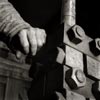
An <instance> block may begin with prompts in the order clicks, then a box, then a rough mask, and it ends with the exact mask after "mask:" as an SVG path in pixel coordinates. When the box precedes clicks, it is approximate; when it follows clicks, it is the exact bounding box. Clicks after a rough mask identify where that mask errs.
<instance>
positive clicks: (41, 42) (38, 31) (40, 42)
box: [36, 28, 43, 47]
mask: <svg viewBox="0 0 100 100" xmlns="http://www.w3.org/2000/svg"><path fill="white" fill-rule="evenodd" d="M41 34H42V31H41V30H40V29H38V28H36V39H37V45H38V47H41V46H42V45H43V38H42V37H41V36H42V35H41Z"/></svg>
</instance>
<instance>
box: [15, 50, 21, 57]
mask: <svg viewBox="0 0 100 100" xmlns="http://www.w3.org/2000/svg"><path fill="white" fill-rule="evenodd" d="M21 55H22V53H21V52H20V51H17V52H16V57H17V58H18V59H20V58H21Z"/></svg>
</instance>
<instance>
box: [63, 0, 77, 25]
mask: <svg viewBox="0 0 100 100" xmlns="http://www.w3.org/2000/svg"><path fill="white" fill-rule="evenodd" d="M62 22H64V23H66V24H68V25H70V26H73V25H75V23H76V0H63V2H62Z"/></svg>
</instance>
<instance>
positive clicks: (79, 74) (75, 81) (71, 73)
mask: <svg viewBox="0 0 100 100" xmlns="http://www.w3.org/2000/svg"><path fill="white" fill-rule="evenodd" d="M65 75H66V76H65V81H66V83H67V84H68V85H69V87H70V88H71V89H77V88H80V87H83V86H85V84H86V77H85V75H84V73H83V71H82V70H81V69H79V68H73V69H69V70H68V71H67V72H66V74H65Z"/></svg>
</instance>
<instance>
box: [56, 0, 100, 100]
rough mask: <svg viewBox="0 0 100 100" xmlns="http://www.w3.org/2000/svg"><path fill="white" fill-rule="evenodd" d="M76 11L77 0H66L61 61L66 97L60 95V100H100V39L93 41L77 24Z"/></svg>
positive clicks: (64, 0)
mask: <svg viewBox="0 0 100 100" xmlns="http://www.w3.org/2000/svg"><path fill="white" fill-rule="evenodd" d="M75 8H76V1H75V0H63V11H62V12H63V13H62V15H64V16H62V19H63V20H62V22H64V38H63V44H64V49H63V48H61V47H59V49H60V52H59V57H58V59H57V61H58V62H59V63H61V64H63V67H64V79H63V81H64V82H63V86H64V88H65V89H66V96H65V97H64V96H61V94H60V93H58V95H59V98H60V100H99V99H100V38H95V39H92V38H90V37H89V36H87V35H86V34H85V31H84V30H83V29H82V28H81V27H80V26H79V25H77V24H76V13H75V12H76V11H75ZM60 57H61V58H62V59H60Z"/></svg>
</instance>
